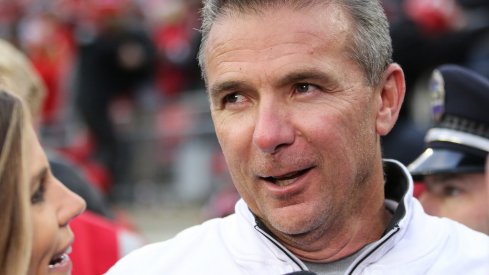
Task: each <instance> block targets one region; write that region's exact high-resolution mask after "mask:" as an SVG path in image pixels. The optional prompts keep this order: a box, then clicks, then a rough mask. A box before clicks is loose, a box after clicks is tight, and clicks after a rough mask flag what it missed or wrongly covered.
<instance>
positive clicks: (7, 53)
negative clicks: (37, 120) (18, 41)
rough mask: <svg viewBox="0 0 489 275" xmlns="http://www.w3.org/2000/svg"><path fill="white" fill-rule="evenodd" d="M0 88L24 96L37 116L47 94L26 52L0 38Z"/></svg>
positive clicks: (31, 110) (33, 113) (32, 112)
mask: <svg viewBox="0 0 489 275" xmlns="http://www.w3.org/2000/svg"><path fill="white" fill-rule="evenodd" d="M0 89H2V90H6V91H8V92H12V93H13V94H15V95H18V96H19V97H20V98H22V99H23V100H24V101H25V102H26V104H27V105H28V107H29V110H30V112H31V114H32V115H33V116H34V117H36V116H37V115H38V114H39V112H40V110H41V105H42V102H43V100H44V97H45V95H46V87H45V85H44V82H43V81H42V80H41V78H40V77H39V75H38V73H37V72H36V70H35V69H34V67H33V66H32V64H31V62H30V61H29V60H28V59H27V57H26V56H25V54H24V53H22V52H21V51H20V50H18V49H17V48H15V47H14V46H13V45H12V44H10V43H9V42H7V41H5V40H2V39H0Z"/></svg>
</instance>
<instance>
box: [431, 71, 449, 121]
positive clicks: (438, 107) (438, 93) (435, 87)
mask: <svg viewBox="0 0 489 275" xmlns="http://www.w3.org/2000/svg"><path fill="white" fill-rule="evenodd" d="M429 90H430V94H431V113H432V118H433V121H435V122H439V121H440V119H441V117H442V116H443V113H444V111H445V81H444V80H443V76H442V74H441V72H440V71H439V70H434V71H433V75H432V76H431V79H430V83H429Z"/></svg>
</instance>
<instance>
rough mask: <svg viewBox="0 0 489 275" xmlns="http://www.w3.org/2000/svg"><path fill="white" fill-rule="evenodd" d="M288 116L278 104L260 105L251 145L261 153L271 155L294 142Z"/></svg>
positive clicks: (292, 128) (292, 129) (284, 109)
mask: <svg viewBox="0 0 489 275" xmlns="http://www.w3.org/2000/svg"><path fill="white" fill-rule="evenodd" d="M294 138H295V137H294V127H293V126H292V124H291V122H290V114H289V113H288V112H287V108H286V107H285V106H281V105H280V104H261V105H260V107H259V108H258V111H257V114H256V120H255V128H254V132H253V143H254V144H255V146H257V147H258V148H259V149H260V150H261V151H262V152H264V153H268V154H273V153H275V152H277V151H279V150H280V148H282V147H286V146H288V145H290V144H292V143H293V142H294Z"/></svg>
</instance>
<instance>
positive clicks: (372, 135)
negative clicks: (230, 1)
mask: <svg viewBox="0 0 489 275" xmlns="http://www.w3.org/2000/svg"><path fill="white" fill-rule="evenodd" d="M348 22H349V21H348V19H347V16H346V15H345V13H344V12H343V11H342V10H341V9H339V8H338V7H337V6H334V5H330V6H328V7H327V10H325V9H324V8H320V9H308V10H301V11H299V12H297V11H293V10H290V9H288V8H280V9H275V10H273V11H271V10H268V11H265V12H264V13H260V14H259V15H256V14H247V15H233V17H231V16H228V17H224V18H221V19H220V20H219V21H218V22H217V24H216V25H214V26H213V28H212V30H211V32H210V36H209V40H208V44H207V47H206V49H205V50H206V56H207V59H206V60H205V66H206V69H207V76H208V78H207V81H208V90H209V96H210V101H211V112H212V118H213V121H214V125H215V129H216V133H217V137H218V139H219V142H220V144H221V147H222V150H223V152H224V155H225V158H226V161H227V164H228V167H229V170H230V174H231V176H232V178H233V181H234V183H235V185H236V188H237V189H238V191H239V192H240V194H241V196H242V197H243V199H244V200H245V201H246V202H247V204H248V206H249V207H250V209H251V211H252V212H253V213H254V214H255V215H257V216H258V217H260V218H261V219H262V220H263V221H264V222H265V223H266V224H267V226H268V227H269V228H271V229H272V230H274V232H275V233H277V232H279V233H283V234H302V233H308V232H309V231H312V230H316V229H318V230H321V229H322V230H327V229H328V228H329V227H331V226H332V225H333V224H335V223H344V222H345V221H346V219H349V218H350V219H351V217H352V216H354V213H357V212H360V211H358V209H361V208H363V207H368V206H367V203H366V202H365V201H368V199H366V200H362V199H365V198H366V197H368V194H364V193H366V191H365V188H366V187H365V186H367V185H368V184H367V183H369V181H371V178H372V177H371V174H372V171H373V170H374V169H372V167H373V166H374V165H376V162H379V163H380V156H379V154H380V152H379V150H378V149H377V147H378V135H377V133H376V131H375V117H376V115H375V110H374V109H375V107H373V106H374V105H375V106H377V107H378V104H379V101H380V99H379V96H378V93H377V91H374V90H373V88H371V87H368V86H367V85H366V82H365V80H364V79H365V77H364V74H363V72H362V71H361V69H360V67H359V66H358V65H357V64H356V63H354V62H353V61H352V60H351V58H350V57H349V56H348V54H347V51H346V45H347V44H348V41H347V37H348V35H349V34H350V33H351V31H352V30H351V26H350V25H349V23H348Z"/></svg>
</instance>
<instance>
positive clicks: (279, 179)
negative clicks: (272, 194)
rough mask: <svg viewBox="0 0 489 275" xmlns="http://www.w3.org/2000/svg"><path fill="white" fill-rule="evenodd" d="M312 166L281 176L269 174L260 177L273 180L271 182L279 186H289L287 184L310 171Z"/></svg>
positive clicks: (269, 180)
mask: <svg viewBox="0 0 489 275" xmlns="http://www.w3.org/2000/svg"><path fill="white" fill-rule="evenodd" d="M312 168H313V167H309V168H306V169H302V170H298V171H294V172H291V173H287V174H285V175H281V176H269V177H260V178H261V179H262V180H265V181H268V182H271V183H273V184H275V185H278V186H287V185H290V184H292V183H293V182H294V181H295V180H296V179H297V178H298V177H300V176H302V175H304V174H306V173H307V172H309V171H310V170H311V169H312Z"/></svg>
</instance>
